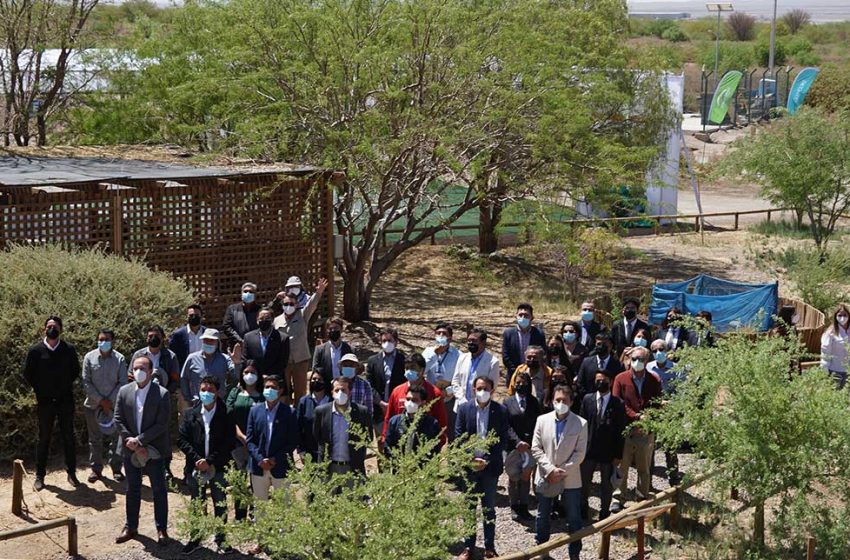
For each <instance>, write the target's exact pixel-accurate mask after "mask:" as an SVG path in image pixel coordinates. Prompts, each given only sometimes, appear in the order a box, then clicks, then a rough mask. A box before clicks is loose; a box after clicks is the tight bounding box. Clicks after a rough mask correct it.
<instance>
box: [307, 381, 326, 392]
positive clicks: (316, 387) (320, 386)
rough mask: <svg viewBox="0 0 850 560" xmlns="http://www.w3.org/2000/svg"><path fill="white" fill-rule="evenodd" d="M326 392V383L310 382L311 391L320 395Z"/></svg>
mask: <svg viewBox="0 0 850 560" xmlns="http://www.w3.org/2000/svg"><path fill="white" fill-rule="evenodd" d="M324 390H325V382H324V381H311V382H310V391H312V392H313V393H318V392H319V391H324Z"/></svg>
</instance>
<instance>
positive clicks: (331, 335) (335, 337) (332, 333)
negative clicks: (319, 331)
mask: <svg viewBox="0 0 850 560" xmlns="http://www.w3.org/2000/svg"><path fill="white" fill-rule="evenodd" d="M341 336H342V331H337V330H333V331H328V338H329V339H330V340H331V342H336V341H337V340H339V339H340V337H341Z"/></svg>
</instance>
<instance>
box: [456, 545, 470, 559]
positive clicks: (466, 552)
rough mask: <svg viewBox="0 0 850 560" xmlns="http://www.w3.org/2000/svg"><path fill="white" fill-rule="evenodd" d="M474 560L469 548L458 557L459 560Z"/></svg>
mask: <svg viewBox="0 0 850 560" xmlns="http://www.w3.org/2000/svg"><path fill="white" fill-rule="evenodd" d="M471 558H472V551H471V550H469V549H468V548H464V549H463V552H461V553H460V554H458V555H457V560H470V559H471Z"/></svg>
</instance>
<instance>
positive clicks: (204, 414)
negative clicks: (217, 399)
mask: <svg viewBox="0 0 850 560" xmlns="http://www.w3.org/2000/svg"><path fill="white" fill-rule="evenodd" d="M217 406H218V405H217V404H214V405H213V407H212V410H207V407H205V406H201V418H203V419H204V457H209V456H210V424H212V419H213V416H214V415H215V409H216V407H217Z"/></svg>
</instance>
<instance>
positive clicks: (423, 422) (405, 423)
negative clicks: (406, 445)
mask: <svg viewBox="0 0 850 560" xmlns="http://www.w3.org/2000/svg"><path fill="white" fill-rule="evenodd" d="M442 405H443V403H442V402H438V403H436V404H435V406H442ZM409 425H410V419H408V418H407V413H406V412H402V413H401V414H396V415H395V416H393V417H392V418H390V420H389V422H388V423H387V432H386V433H387V437H386V440H385V441H384V451H385V452H386V453H388V454H390V453H391V452H392V450H393V449H395V448H396V447H398V445H399V442H400V441H401V438H402V436H404V434H405V433H406V432H407V429H408V427H409ZM416 433H417V434H419V441H420V442H421V441H422V440H428V439H431V440H433V439H438V438H439V437H440V424H439V423H438V422H437V419H436V418H434V417H433V416H431V415H429V414H422V415H420V416H419V420H418V422H417V424H416ZM438 449H439V448H437V447H435V448H434V451H437V450H438Z"/></svg>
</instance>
